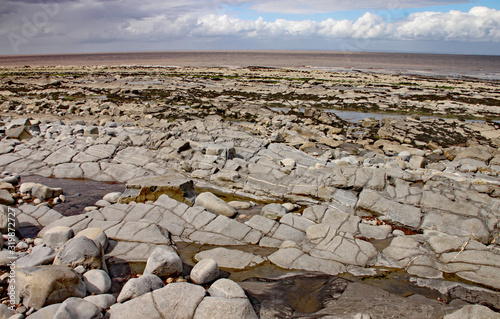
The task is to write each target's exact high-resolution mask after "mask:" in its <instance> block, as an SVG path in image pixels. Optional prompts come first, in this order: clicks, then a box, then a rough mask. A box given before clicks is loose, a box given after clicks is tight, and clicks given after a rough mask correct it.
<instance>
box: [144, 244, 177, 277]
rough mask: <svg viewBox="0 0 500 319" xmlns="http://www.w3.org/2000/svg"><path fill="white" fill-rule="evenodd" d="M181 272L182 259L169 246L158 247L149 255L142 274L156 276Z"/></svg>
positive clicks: (166, 275)
mask: <svg viewBox="0 0 500 319" xmlns="http://www.w3.org/2000/svg"><path fill="white" fill-rule="evenodd" d="M180 273H182V260H181V258H180V257H179V255H177V253H176V252H175V250H173V249H172V248H170V247H158V248H156V249H155V250H154V251H153V253H152V254H151V256H149V258H148V261H147V263H146V268H145V269H144V274H154V275H157V276H158V277H168V276H174V275H177V274H180Z"/></svg>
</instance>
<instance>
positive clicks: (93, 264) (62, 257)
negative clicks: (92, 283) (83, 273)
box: [54, 236, 103, 269]
mask: <svg viewBox="0 0 500 319" xmlns="http://www.w3.org/2000/svg"><path fill="white" fill-rule="evenodd" d="M54 265H64V266H68V267H71V268H75V267H77V266H79V265H82V266H84V267H85V268H87V269H94V268H101V267H102V265H103V250H102V247H100V245H97V244H96V243H94V241H93V240H91V239H88V238H87V237H84V236H81V237H75V238H73V239H70V240H69V241H68V242H67V243H66V244H64V246H62V247H61V249H60V250H59V252H58V254H57V256H56V258H55V260H54Z"/></svg>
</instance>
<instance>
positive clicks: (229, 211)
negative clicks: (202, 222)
mask: <svg viewBox="0 0 500 319" xmlns="http://www.w3.org/2000/svg"><path fill="white" fill-rule="evenodd" d="M195 203H196V204H198V205H200V206H203V207H205V209H206V210H208V211H210V212H212V213H214V214H218V215H224V216H227V217H233V216H234V215H236V213H237V212H236V210H235V209H234V208H233V207H231V206H230V205H229V204H227V203H226V202H225V201H224V200H222V199H220V198H219V197H217V196H215V195H214V194H212V193H210V192H205V193H201V194H200V195H198V196H197V197H196V200H195Z"/></svg>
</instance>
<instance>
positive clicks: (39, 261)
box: [16, 245, 56, 268]
mask: <svg viewBox="0 0 500 319" xmlns="http://www.w3.org/2000/svg"><path fill="white" fill-rule="evenodd" d="M55 257H56V252H55V250H54V249H52V248H50V247H45V246H42V245H39V246H35V247H33V249H32V250H31V254H29V255H26V256H23V257H21V258H19V259H18V260H17V261H16V267H18V268H23V267H34V266H40V265H45V264H50V263H51V262H52V261H54V258H55Z"/></svg>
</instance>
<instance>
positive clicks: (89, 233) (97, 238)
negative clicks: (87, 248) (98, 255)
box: [76, 228, 109, 251]
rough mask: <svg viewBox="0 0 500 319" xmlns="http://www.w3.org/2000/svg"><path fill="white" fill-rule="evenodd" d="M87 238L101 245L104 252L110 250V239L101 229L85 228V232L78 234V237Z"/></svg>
mask: <svg viewBox="0 0 500 319" xmlns="http://www.w3.org/2000/svg"><path fill="white" fill-rule="evenodd" d="M81 236H84V237H87V238H88V239H92V240H93V241H94V243H96V245H97V244H100V245H101V246H102V248H103V249H104V251H106V249H108V245H109V241H108V237H107V236H106V234H105V233H104V231H103V230H102V229H100V228H85V229H84V230H82V231H80V232H78V234H76V237H81Z"/></svg>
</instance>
